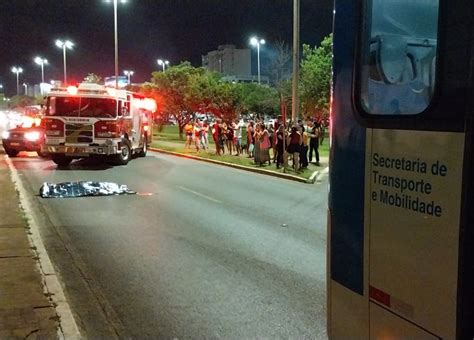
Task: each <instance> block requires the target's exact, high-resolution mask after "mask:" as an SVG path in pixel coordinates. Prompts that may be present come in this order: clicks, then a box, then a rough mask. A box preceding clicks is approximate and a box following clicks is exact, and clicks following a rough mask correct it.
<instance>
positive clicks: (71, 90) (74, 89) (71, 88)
mask: <svg viewBox="0 0 474 340" xmlns="http://www.w3.org/2000/svg"><path fill="white" fill-rule="evenodd" d="M67 92H68V93H69V94H72V95H76V94H77V87H76V86H68V87H67Z"/></svg>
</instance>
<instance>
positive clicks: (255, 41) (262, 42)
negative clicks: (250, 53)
mask: <svg viewBox="0 0 474 340" xmlns="http://www.w3.org/2000/svg"><path fill="white" fill-rule="evenodd" d="M250 45H252V46H257V72H258V83H259V84H260V45H265V40H264V39H258V38H257V37H252V38H251V39H250Z"/></svg>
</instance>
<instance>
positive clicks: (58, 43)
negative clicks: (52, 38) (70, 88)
mask: <svg viewBox="0 0 474 340" xmlns="http://www.w3.org/2000/svg"><path fill="white" fill-rule="evenodd" d="M56 46H57V47H59V48H62V49H63V59H64V85H66V84H67V72H66V49H72V47H73V46H74V44H73V43H72V42H71V41H69V40H66V41H62V40H56Z"/></svg>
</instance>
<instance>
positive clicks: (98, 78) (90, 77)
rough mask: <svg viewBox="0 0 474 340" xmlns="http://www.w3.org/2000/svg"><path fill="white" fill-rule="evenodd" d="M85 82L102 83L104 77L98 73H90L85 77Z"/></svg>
mask: <svg viewBox="0 0 474 340" xmlns="http://www.w3.org/2000/svg"><path fill="white" fill-rule="evenodd" d="M84 82H85V83H91V84H101V83H102V77H101V76H99V75H98V74H95V73H89V74H88V75H87V76H86V77H85V78H84Z"/></svg>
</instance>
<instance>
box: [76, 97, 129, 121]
mask: <svg viewBox="0 0 474 340" xmlns="http://www.w3.org/2000/svg"><path fill="white" fill-rule="evenodd" d="M120 106H121V105H120V102H119V108H118V110H119V111H120ZM78 111H79V116H80V117H96V118H115V117H116V116H117V102H116V101H115V100H114V99H105V98H84V97H83V98H80V106H79V110H78Z"/></svg>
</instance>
